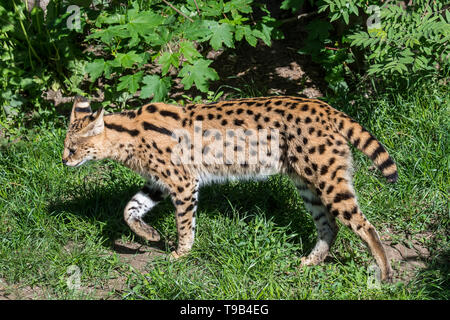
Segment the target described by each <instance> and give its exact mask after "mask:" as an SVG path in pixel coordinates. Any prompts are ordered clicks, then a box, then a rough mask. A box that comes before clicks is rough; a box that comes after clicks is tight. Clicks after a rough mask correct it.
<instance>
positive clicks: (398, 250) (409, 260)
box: [381, 233, 432, 282]
mask: <svg viewBox="0 0 450 320" xmlns="http://www.w3.org/2000/svg"><path fill="white" fill-rule="evenodd" d="M431 236H432V235H431V234H428V233H423V234H416V235H414V239H412V238H411V236H408V237H407V238H406V239H404V240H403V241H402V242H399V241H395V240H392V239H391V237H390V236H388V235H385V236H383V237H382V238H381V240H382V241H383V244H384V248H385V250H386V254H387V256H388V259H389V260H390V261H391V263H392V266H393V268H394V271H395V274H394V282H398V281H402V282H409V281H410V280H411V279H412V278H413V277H414V275H415V274H416V273H417V271H419V270H420V269H425V268H426V267H427V263H428V262H429V261H430V251H429V249H428V248H426V247H425V246H424V245H423V244H422V243H421V242H420V241H419V240H418V239H423V238H430V237H431Z"/></svg>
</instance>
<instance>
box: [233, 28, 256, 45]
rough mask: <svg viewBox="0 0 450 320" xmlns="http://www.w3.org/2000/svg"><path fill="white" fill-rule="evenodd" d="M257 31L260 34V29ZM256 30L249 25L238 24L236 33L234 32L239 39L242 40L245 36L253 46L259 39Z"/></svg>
mask: <svg viewBox="0 0 450 320" xmlns="http://www.w3.org/2000/svg"><path fill="white" fill-rule="evenodd" d="M254 31H256V32H255V33H256V35H257V36H259V35H260V31H259V30H254ZM254 31H253V30H252V29H251V28H250V27H249V26H236V33H235V34H234V36H235V38H236V40H237V41H241V40H242V38H243V37H245V40H247V42H248V43H249V44H250V45H251V46H252V47H255V46H256V44H257V42H258V39H257V38H256V36H255V35H254Z"/></svg>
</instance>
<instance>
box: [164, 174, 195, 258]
mask: <svg viewBox="0 0 450 320" xmlns="http://www.w3.org/2000/svg"><path fill="white" fill-rule="evenodd" d="M198 188H199V187H198V181H197V180H194V179H192V180H189V181H184V183H181V184H179V185H177V186H173V188H172V190H171V192H170V195H171V197H172V202H173V204H174V205H175V221H176V224H177V232H178V246H177V249H176V250H175V251H173V252H172V257H174V258H179V257H181V256H184V255H186V254H188V253H189V251H190V250H191V248H192V245H193V244H194V238H195V212H196V210H197V203H198V199H197V197H198Z"/></svg>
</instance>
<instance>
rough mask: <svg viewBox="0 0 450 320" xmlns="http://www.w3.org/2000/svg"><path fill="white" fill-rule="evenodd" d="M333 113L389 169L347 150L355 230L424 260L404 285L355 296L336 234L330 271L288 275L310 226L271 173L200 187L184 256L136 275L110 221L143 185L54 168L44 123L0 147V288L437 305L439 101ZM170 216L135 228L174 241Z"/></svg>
mask: <svg viewBox="0 0 450 320" xmlns="http://www.w3.org/2000/svg"><path fill="white" fill-rule="evenodd" d="M336 107H338V108H339V109H341V110H343V111H345V112H347V113H348V114H349V115H350V116H352V117H354V118H355V119H357V120H358V121H359V122H360V123H361V124H363V125H364V126H365V127H366V128H367V129H369V130H370V131H371V132H372V133H373V134H374V135H375V136H376V137H377V138H378V139H379V140H380V141H382V142H383V144H384V145H385V146H386V147H387V149H388V150H389V152H390V153H391V155H392V156H393V157H394V159H395V160H396V162H397V164H398V167H399V176H400V177H399V181H398V183H397V184H393V185H390V184H387V183H386V182H385V180H384V179H383V178H382V177H381V175H380V174H379V173H378V172H377V171H371V170H369V169H368V168H369V166H370V165H371V162H370V160H369V159H368V158H367V157H365V156H364V155H363V154H362V153H360V152H355V153H354V157H355V188H356V190H357V193H358V196H359V202H360V205H361V208H362V210H363V212H364V213H365V214H366V216H367V217H368V219H369V220H370V221H371V222H372V223H373V224H374V225H375V226H376V227H377V229H378V230H379V232H380V234H381V235H382V236H389V237H390V239H391V240H392V241H394V243H395V242H396V243H402V244H405V245H409V244H410V242H411V241H412V240H415V241H418V242H420V243H422V245H423V246H424V247H426V248H427V249H428V250H429V251H430V258H429V259H428V260H427V261H426V267H425V268H422V269H420V270H417V271H415V272H414V273H413V274H412V275H410V277H409V280H408V281H403V282H397V283H394V284H383V285H382V286H381V288H379V289H370V288H368V286H367V280H368V272H367V268H368V267H369V266H370V265H371V264H373V263H374V261H373V258H372V257H371V255H370V254H369V252H368V250H367V249H366V248H365V246H364V245H363V244H362V242H361V241H360V240H359V238H358V237H357V236H355V235H354V234H353V233H352V232H351V231H349V230H348V229H347V228H344V227H341V231H340V233H339V236H338V239H337V241H336V243H335V245H334V247H333V249H332V259H331V261H328V262H327V263H325V264H323V265H320V266H316V267H309V268H304V269H301V268H300V267H299V259H300V257H301V256H303V255H305V254H307V253H308V251H309V250H310V249H311V248H312V246H313V245H314V242H315V237H316V235H315V228H314V225H313V223H312V220H311V218H310V216H309V214H308V213H307V212H306V211H305V209H304V207H303V203H302V201H301V199H300V197H299V196H298V195H297V193H296V190H295V187H294V186H293V185H292V183H291V182H290V181H289V180H288V179H286V178H284V177H280V176H274V177H271V178H270V179H269V180H268V181H267V182H245V183H229V184H225V185H219V186H210V187H205V188H203V189H202V190H201V195H200V202H199V211H198V216H197V217H198V218H197V226H198V232H197V237H196V242H195V245H194V248H193V251H192V253H191V254H190V255H189V256H188V257H186V258H183V259H180V260H177V261H170V260H169V259H168V257H167V255H166V254H164V255H157V256H156V257H155V258H152V259H149V261H148V264H147V266H146V268H145V270H144V271H143V272H140V271H138V270H135V269H133V268H132V267H130V266H129V265H128V264H127V263H125V262H124V261H122V260H121V259H119V256H118V253H117V252H115V251H114V250H113V243H114V241H115V240H116V239H122V240H124V241H135V242H138V241H140V240H139V239H137V238H135V237H134V235H133V234H132V232H131V231H130V230H129V229H128V227H127V226H126V224H125V223H124V222H123V220H122V210H123V208H124V207H125V204H126V203H127V201H128V200H129V199H130V198H131V196H132V195H133V194H134V193H135V192H136V191H137V190H139V188H140V187H141V186H142V184H143V180H142V179H141V178H140V177H139V176H137V175H136V174H134V173H132V172H130V171H129V170H128V169H126V168H124V167H122V166H120V165H118V164H116V163H113V162H110V161H101V162H97V163H92V164H89V165H87V166H85V167H82V168H78V169H70V168H66V167H63V165H62V164H61V160H60V159H61V152H62V143H63V139H64V135H65V129H64V128H60V127H58V126H53V125H51V124H48V125H45V124H41V125H40V127H39V128H35V130H33V132H30V133H28V134H26V135H23V136H22V138H21V140H19V141H15V142H14V143H10V144H7V145H6V144H3V146H2V147H0V280H2V281H3V282H6V283H7V284H8V285H7V286H9V287H8V288H10V287H12V286H14V285H16V286H17V285H19V286H34V287H38V288H41V289H42V290H44V292H45V294H43V295H42V296H41V297H43V298H52V299H67V298H86V299H89V298H96V297H98V295H97V294H96V293H95V292H92V290H91V289H92V288H100V287H102V286H106V288H108V283H109V281H110V280H111V279H114V278H119V279H122V281H123V282H125V289H124V291H123V292H121V293H119V294H118V293H114V292H112V291H111V292H110V293H109V294H108V292H106V295H104V296H103V297H105V296H106V297H108V296H111V297H115V298H126V299H449V298H450V288H449V287H450V282H449V273H450V272H449V271H450V268H449V264H448V261H449V257H450V246H449V233H450V232H449V210H448V186H449V185H450V181H449V174H448V172H449V154H450V152H449V139H448V132H449V123H448V119H449V118H450V117H449V116H450V114H449V94H448V92H446V91H445V89H442V90H438V89H424V90H423V91H422V92H417V93H416V94H412V95H409V96H407V97H402V96H401V95H395V96H390V97H383V98H379V99H378V100H377V101H366V100H364V99H358V100H356V101H355V103H354V104H353V105H352V104H345V103H341V105H336ZM172 212H173V206H172V205H171V203H170V201H169V200H166V201H164V202H163V203H161V204H160V205H158V206H157V207H156V208H155V210H154V211H153V212H152V213H151V214H149V215H148V216H147V217H146V219H147V220H148V221H149V223H150V224H151V225H152V226H154V227H156V228H157V229H158V230H159V231H160V233H161V235H162V236H163V238H164V239H165V240H166V242H170V241H172V242H174V241H175V240H176V228H175V221H174V217H173V214H172ZM163 250H165V251H166V252H167V253H168V252H170V250H171V248H170V245H166V246H165V247H164V246H163ZM71 265H76V266H78V267H79V268H80V270H81V287H82V288H83V289H82V290H78V291H77V290H71V289H69V288H68V286H67V279H68V278H69V276H70V274H68V273H67V269H68V268H69V266H71ZM393 267H394V269H396V271H397V272H399V265H397V264H395V263H394V265H393ZM0 284H1V282H0ZM11 290H12V289H11ZM90 290H91V291H90ZM107 290H108V289H107Z"/></svg>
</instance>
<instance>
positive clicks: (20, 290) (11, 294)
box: [0, 278, 49, 300]
mask: <svg viewBox="0 0 450 320" xmlns="http://www.w3.org/2000/svg"><path fill="white" fill-rule="evenodd" d="M48 296H49V295H48V292H47V291H46V290H45V289H43V288H41V287H38V286H34V287H30V286H22V285H21V284H13V285H10V284H8V283H7V282H6V280H4V279H1V278H0V300H42V299H46V298H48Z"/></svg>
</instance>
